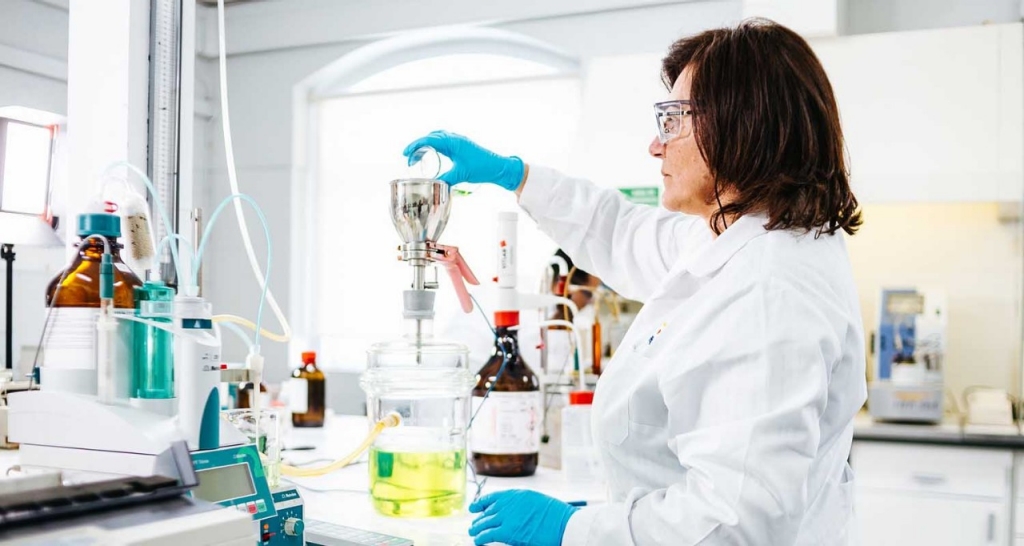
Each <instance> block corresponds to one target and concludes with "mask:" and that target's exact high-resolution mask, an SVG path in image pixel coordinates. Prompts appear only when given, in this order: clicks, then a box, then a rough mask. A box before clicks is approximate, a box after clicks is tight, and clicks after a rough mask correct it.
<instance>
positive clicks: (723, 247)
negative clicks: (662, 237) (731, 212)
mask: <svg viewBox="0 0 1024 546" xmlns="http://www.w3.org/2000/svg"><path fill="white" fill-rule="evenodd" d="M767 222H768V217H767V216H765V215H764V214H747V215H744V216H741V217H740V218H739V219H738V220H736V222H735V223H733V225H731V226H729V227H728V229H726V230H725V231H724V232H722V234H721V235H719V236H718V238H717V239H715V240H714V241H711V243H710V244H708V245H707V246H706V247H705V248H704V250H703V251H702V252H699V253H697V254H695V255H693V256H692V257H691V258H689V259H685V258H684V259H683V260H680V263H679V264H677V267H676V268H675V269H676V273H681V272H684V271H685V272H687V273H690V274H691V275H694V276H697V277H707V276H709V275H712V274H713V273H715V272H716V271H718V270H719V269H721V268H722V266H724V265H725V264H726V263H727V262H728V261H729V259H730V258H732V257H733V255H734V254H736V252H738V251H739V250H740V249H741V248H743V247H744V246H746V244H747V243H749V242H750V241H751V240H753V239H755V238H757V237H760V236H761V235H764V234H765V233H768V230H766V229H765V228H764V225H765V224H766V223H767Z"/></svg>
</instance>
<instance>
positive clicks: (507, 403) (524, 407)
mask: <svg viewBox="0 0 1024 546" xmlns="http://www.w3.org/2000/svg"><path fill="white" fill-rule="evenodd" d="M543 413H544V404H543V400H542V398H541V394H540V391H532V392H492V393H490V394H489V395H487V399H486V400H485V399H484V397H482V396H474V397H473V413H472V414H471V415H476V419H474V421H473V427H472V428H471V429H470V430H469V447H470V450H471V451H473V452H474V453H482V454H485V455H520V454H528V453H537V452H538V451H539V450H540V429H541V419H542V418H543Z"/></svg>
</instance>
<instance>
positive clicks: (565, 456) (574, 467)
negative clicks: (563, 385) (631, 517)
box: [561, 391, 601, 482]
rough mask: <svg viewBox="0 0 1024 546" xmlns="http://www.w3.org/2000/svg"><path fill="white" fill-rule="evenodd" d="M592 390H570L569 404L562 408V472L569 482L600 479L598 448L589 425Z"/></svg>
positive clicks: (592, 401)
mask: <svg viewBox="0 0 1024 546" xmlns="http://www.w3.org/2000/svg"><path fill="white" fill-rule="evenodd" d="M593 403H594V393H593V392H592V391H573V392H570V393H569V405H568V406H566V407H565V408H564V409H563V410H562V445H561V447H562V473H563V474H564V475H565V478H566V479H567V480H569V481H570V482H585V481H594V480H597V479H600V476H601V468H600V464H601V463H600V459H599V457H598V453H597V447H596V446H595V444H594V436H593V433H592V431H591V427H590V419H591V405H592V404H593Z"/></svg>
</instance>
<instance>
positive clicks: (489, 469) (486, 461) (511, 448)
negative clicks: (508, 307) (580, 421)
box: [469, 312, 544, 477]
mask: <svg viewBox="0 0 1024 546" xmlns="http://www.w3.org/2000/svg"><path fill="white" fill-rule="evenodd" d="M518 324H519V313H518V312H499V313H495V325H496V327H497V330H496V334H497V339H496V340H495V344H494V352H493V353H492V354H491V358H490V360H488V361H487V363H486V364H484V366H483V367H482V368H480V372H479V373H477V383H476V387H474V388H473V415H474V416H475V417H474V420H473V423H472V427H471V428H470V430H469V445H470V449H471V450H472V452H473V465H474V468H475V469H476V472H477V474H482V475H484V476H505V477H513V476H532V475H533V473H534V472H536V470H537V460H538V452H539V451H540V433H541V425H542V423H543V411H544V408H543V403H542V400H541V393H540V380H539V378H538V377H537V375H536V374H534V373H533V370H531V369H530V367H529V366H527V365H526V362H524V361H523V357H522V356H521V355H520V353H519V338H518V335H517V334H516V332H515V330H510V329H509V328H511V327H512V326H517V325H518ZM506 360H507V364H506V365H505V369H504V371H502V372H501V376H500V377H498V372H499V370H500V369H501V365H502V363H503V362H505V361H506ZM488 390H489V391H490V392H488ZM485 397H486V398H485Z"/></svg>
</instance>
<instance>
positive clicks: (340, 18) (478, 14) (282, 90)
mask: <svg viewBox="0 0 1024 546" xmlns="http://www.w3.org/2000/svg"><path fill="white" fill-rule="evenodd" d="M883 4H884V5H883ZM954 5H955V7H956V9H952V7H953V6H954ZM965 5H966V6H965ZM1018 6H1019V3H1018V2H1016V1H1013V0H986V1H979V2H953V0H941V1H940V2H937V3H932V2H926V1H924V0H892V1H885V0H847V1H846V2H845V5H844V8H845V13H846V20H845V21H844V24H842V25H840V27H841V28H847V29H849V30H852V31H854V32H872V31H881V30H886V31H888V30H899V29H907V28H930V27H938V26H952V25H970V24H978V23H980V22H982V21H995V22H1006V21H1008V20H1015V18H1016V17H1019V15H1015V13H1016V12H1015V11H1014V10H1017V9H1019V7H1018ZM943 7H946V8H950V9H943ZM1011 8H1012V9H1011ZM742 12H743V5H742V3H741V2H739V1H704V2H685V1H681V2H674V3H670V2H652V1H648V0H634V1H631V2H630V1H627V0H575V1H572V2H570V1H560V2H554V1H544V0H504V1H493V2H477V1H475V0H419V1H415V0H394V1H393V2H388V3H386V4H385V3H379V2H378V3H374V2H358V3H347V2H344V3H343V2H333V1H330V0H288V1H287V2H284V1H264V2H255V3H251V4H241V5H238V6H234V7H229V8H228V11H227V32H228V37H227V42H228V45H227V49H228V54H229V55H228V78H229V83H228V87H229V90H230V98H231V119H232V123H233V125H234V127H233V129H234V131H233V133H234V136H235V142H234V148H235V151H236V160H237V165H238V172H239V177H240V184H241V187H242V191H244V192H247V193H251V194H252V195H253V196H254V197H255V198H256V199H257V200H258V201H259V202H260V203H261V205H262V206H263V207H264V209H265V210H266V213H267V217H268V219H269V221H270V223H271V228H272V235H273V237H274V241H275V243H276V244H275V260H274V279H273V281H272V282H271V286H272V287H273V289H274V291H275V294H276V296H277V297H278V300H279V301H280V302H281V303H282V305H284V306H285V307H286V308H287V305H288V301H287V300H288V289H289V278H288V277H289V272H288V263H289V260H293V259H296V260H302V257H301V256H295V255H293V254H291V253H290V252H289V249H288V248H287V244H288V241H289V234H290V229H289V222H290V218H289V214H290V206H291V204H290V188H289V179H290V169H291V167H292V161H291V149H292V135H291V122H292V120H291V112H292V88H293V86H294V85H295V84H296V83H297V82H299V81H300V80H301V79H303V78H304V77H306V76H308V75H310V74H312V73H313V72H314V71H316V70H317V69H319V68H321V67H323V66H325V65H327V64H328V63H330V62H332V61H334V60H336V59H337V58H339V57H341V56H342V55H344V54H345V53H347V52H350V51H352V50H354V49H355V48H357V47H359V46H360V45H364V44H366V43H369V42H370V41H372V40H377V39H380V38H382V37H387V36H391V35H394V34H396V33H400V32H405V31H409V30H414V29H417V28H423V27H437V26H444V25H451V24H474V23H475V24H489V25H492V26H496V27H498V28H502V29H505V30H510V31H514V32H519V33H522V34H525V35H528V36H531V37H535V38H538V39H540V40H543V41H546V42H548V43H550V44H552V45H554V46H555V47H559V48H561V49H563V50H565V51H566V52H568V53H569V54H571V55H575V56H577V57H579V58H580V59H581V61H583V64H584V66H586V65H587V61H588V60H589V59H591V58H594V57H597V56H606V55H623V54H633V53H660V52H662V51H664V50H665V49H666V48H667V46H668V45H669V44H670V43H671V42H672V41H674V40H675V39H677V38H679V37H681V36H683V35H686V34H690V33H694V32H697V31H699V30H703V29H705V28H709V27H715V26H720V25H722V24H725V23H729V22H733V21H736V20H737V19H739V18H740V16H741V13H742ZM937 12H942V13H937ZM199 19H200V21H203V22H205V24H204V28H205V29H206V31H207V33H206V35H205V37H203V38H202V39H201V40H200V41H199V47H200V49H201V51H202V52H203V54H204V55H205V56H206V57H207V58H208V59H210V60H206V61H203V62H201V63H200V67H201V75H200V87H204V86H205V88H206V89H207V90H208V91H210V92H211V93H216V92H217V89H218V85H217V83H216V63H215V62H214V61H213V60H212V59H213V58H214V57H213V56H214V55H215V54H216V51H217V50H216V25H215V23H216V11H215V10H214V9H200V12H199ZM657 76H658V75H657V74H652V75H651V77H652V79H656V78H657ZM204 82H205V83H204ZM208 98H209V99H211V100H212V101H213V102H214V103H216V100H214V99H215V97H214V96H213V95H210V96H209V97H208ZM208 128H210V129H213V130H215V135H214V136H213V137H212V138H211V137H210V136H209V135H205V136H204V137H202V138H200V137H197V142H201V141H203V140H204V139H205V140H206V141H207V142H210V143H211V144H212V145H211V147H210V148H209V149H208V150H206V151H207V152H208V154H209V157H208V158H207V159H206V160H205V162H206V168H205V170H204V172H203V173H202V174H201V175H199V176H200V180H199V182H200V183H201V184H205V187H206V194H207V195H206V198H207V200H208V202H209V203H212V202H213V201H212V200H213V199H220V198H222V197H223V196H225V195H227V193H228V189H227V182H226V178H225V175H224V172H225V171H224V158H223V149H222V147H221V145H220V134H219V131H220V128H219V125H217V124H216V122H214V123H212V124H211V125H210V126H209V127H208ZM199 161H204V160H201V159H200V160H199ZM207 206H208V207H209V206H212V205H207ZM233 229H234V228H232V227H229V226H227V225H225V226H223V227H222V228H221V229H220V231H219V233H221V234H222V235H221V236H220V237H219V238H218V239H217V240H215V241H213V242H212V243H211V245H212V246H211V251H213V252H211V257H210V259H209V260H208V261H207V262H206V263H207V264H208V266H209V268H210V269H209V270H208V271H207V276H206V290H207V292H206V293H207V295H208V296H209V297H210V298H211V299H212V301H213V302H214V304H215V306H216V308H217V309H218V310H219V311H221V310H222V311H231V312H239V313H242V314H245V315H247V316H252V315H253V314H254V313H255V308H256V301H257V294H258V292H257V286H256V283H255V282H254V281H253V280H252V278H251V274H250V273H249V272H248V268H247V267H246V265H245V263H246V260H245V256H244V250H243V249H242V248H241V247H240V244H239V243H240V239H239V236H238V235H237V233H235V232H233ZM257 234H258V232H257V231H253V235H254V237H253V238H254V240H256V241H257V245H258V246H259V247H260V248H262V243H261V242H260V240H261V236H260V235H257ZM327 235H328V236H329V235H330V234H327ZM259 252H260V253H261V254H260V255H262V250H260V251H259ZM354 266H355V265H354ZM270 326H271V327H272V328H273V329H277V327H276V325H270ZM264 352H265V354H266V355H267V356H268V378H269V379H270V380H272V381H274V380H278V379H280V378H281V377H282V376H283V374H284V372H285V370H286V369H287V367H288V366H289V365H291V364H294V361H295V357H296V355H289V354H286V350H285V348H284V347H283V346H280V345H277V344H268V345H267V346H266V347H265V349H264ZM225 354H226V357H227V358H229V359H241V358H242V357H243V356H244V352H243V351H242V349H241V348H240V347H239V346H238V345H237V344H234V343H233V342H228V344H227V345H226V347H225ZM286 364H287V365H286Z"/></svg>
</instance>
